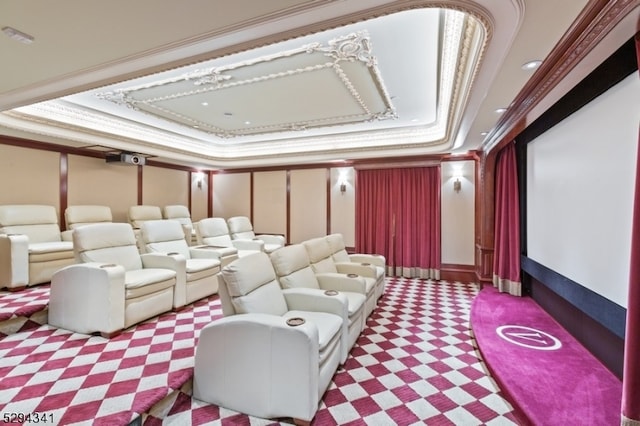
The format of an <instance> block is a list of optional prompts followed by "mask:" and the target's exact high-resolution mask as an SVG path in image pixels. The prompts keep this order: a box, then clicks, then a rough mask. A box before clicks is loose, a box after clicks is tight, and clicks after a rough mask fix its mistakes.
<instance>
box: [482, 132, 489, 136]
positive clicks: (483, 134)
mask: <svg viewBox="0 0 640 426" xmlns="http://www.w3.org/2000/svg"><path fill="white" fill-rule="evenodd" d="M488 134H489V132H480V136H487V135H488Z"/></svg>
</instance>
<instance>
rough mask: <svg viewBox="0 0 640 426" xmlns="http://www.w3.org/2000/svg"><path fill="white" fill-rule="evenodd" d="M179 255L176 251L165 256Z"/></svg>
mask: <svg viewBox="0 0 640 426" xmlns="http://www.w3.org/2000/svg"><path fill="white" fill-rule="evenodd" d="M178 254H180V253H178V252H177V251H172V252H171V253H167V256H175V255H178Z"/></svg>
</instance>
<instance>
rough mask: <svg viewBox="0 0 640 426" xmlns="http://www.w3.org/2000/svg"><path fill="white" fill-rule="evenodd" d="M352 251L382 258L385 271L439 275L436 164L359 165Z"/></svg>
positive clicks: (419, 276)
mask: <svg viewBox="0 0 640 426" xmlns="http://www.w3.org/2000/svg"><path fill="white" fill-rule="evenodd" d="M357 181H358V185H357V193H356V217H357V225H356V250H357V251H358V252H361V253H378V254H381V255H383V256H385V257H386V259H387V273H388V274H389V275H392V276H403V277H411V278H425V279H426V278H432V279H439V278H440V168H439V167H427V168H411V169H380V170H359V171H358V175H357Z"/></svg>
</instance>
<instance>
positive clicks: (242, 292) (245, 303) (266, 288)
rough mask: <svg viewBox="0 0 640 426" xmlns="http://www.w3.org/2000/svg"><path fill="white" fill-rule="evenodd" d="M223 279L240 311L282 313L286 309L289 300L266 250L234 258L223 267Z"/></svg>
mask: <svg viewBox="0 0 640 426" xmlns="http://www.w3.org/2000/svg"><path fill="white" fill-rule="evenodd" d="M222 278H223V279H224V282H225V285H226V286H227V292H228V293H229V296H230V297H231V300H232V303H233V306H234V308H235V310H236V312H237V313H239V314H244V313H263V314H271V315H279V316H281V315H284V313H285V312H287V310H288V309H287V303H286V301H285V299H284V295H283V294H282V289H281V288H280V284H278V281H277V280H276V273H275V271H274V270H273V266H272V265H271V260H270V259H269V256H268V255H267V254H266V253H264V252H258V253H254V254H251V255H248V256H244V257H241V258H239V259H237V260H234V261H233V262H231V263H230V264H228V265H227V266H225V267H224V269H223V270H222Z"/></svg>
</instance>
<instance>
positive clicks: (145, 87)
mask: <svg viewBox="0 0 640 426" xmlns="http://www.w3.org/2000/svg"><path fill="white" fill-rule="evenodd" d="M296 63H303V64H306V66H304V67H302V68H288V65H290V64H296ZM347 64H350V66H349V67H348V68H347V67H345V65H347ZM263 67H264V68H266V70H267V72H265V71H263ZM354 67H356V68H354ZM274 68H275V71H274ZM323 70H328V71H330V72H329V73H321V71H323ZM310 73H313V74H314V75H316V76H317V75H326V77H323V79H324V80H323V82H321V83H320V84H326V85H329V84H332V85H336V87H337V88H338V90H342V91H344V92H345V93H348V96H350V97H351V99H352V101H353V103H354V104H355V105H356V106H357V108H354V110H353V113H352V114H349V115H335V116H325V117H321V118H318V119H307V120H298V121H290V122H282V123H273V124H270V123H267V124H264V125H261V126H254V125H251V126H248V125H244V126H237V125H236V126H233V127H231V128H229V127H227V128H224V127H223V126H224V125H228V124H229V123H230V122H229V121H228V120H224V118H222V119H220V118H218V119H217V121H215V120H205V119H204V118H203V119H196V118H192V117H190V116H187V115H185V114H182V113H181V112H180V108H181V106H183V105H184V102H185V100H187V98H197V99H205V98H204V96H207V95H210V94H212V93H213V92H220V93H222V95H220V97H216V98H217V99H219V100H225V98H223V97H222V96H226V97H227V98H228V97H229V96H233V93H234V89H236V88H241V87H244V86H260V85H262V86H264V85H265V84H272V85H274V84H279V83H282V82H284V81H286V79H289V78H296V77H300V76H304V75H305V74H310ZM333 76H335V77H337V80H335V79H334V78H333ZM327 77H328V78H327ZM356 79H358V80H364V79H370V83H371V85H372V86H373V87H375V95H376V98H375V99H367V98H366V97H365V96H363V94H362V93H360V92H359V89H358V86H362V83H363V82H362V81H355V80H356ZM334 80H335V81H336V82H337V83H334ZM308 83H309V84H311V83H313V84H318V82H316V81H313V82H312V81H308ZM358 83H360V84H358ZM367 86H368V85H367ZM278 88H279V89H280V92H278V93H275V94H273V95H274V96H277V97H280V98H286V97H287V93H286V91H285V90H286V87H278ZM309 89H310V90H314V89H316V88H309ZM256 90H259V87H257V88H256ZM95 96H96V97H97V98H98V99H101V100H105V101H110V102H112V103H114V104H116V105H118V106H122V107H127V108H130V109H132V110H135V111H140V112H142V113H145V114H149V115H152V116H154V117H156V118H158V119H161V120H168V121H171V122H173V123H176V124H178V125H182V126H187V127H190V128H197V129H199V130H201V131H204V132H207V133H210V134H213V135H215V136H216V137H219V138H222V139H229V138H234V137H238V136H255V135H264V134H269V133H275V132H283V131H300V130H307V129H312V128H318V127H322V128H324V127H331V126H337V125H345V124H355V123H368V122H373V121H380V120H388V119H396V118H397V114H396V112H395V109H394V107H393V105H392V103H391V99H390V97H389V92H388V90H387V88H386V87H385V84H384V81H383V79H382V76H381V75H380V70H379V68H378V64H377V58H376V57H375V55H374V54H373V51H372V48H371V41H370V38H369V35H368V33H367V31H366V30H363V31H358V32H355V33H351V34H348V35H344V36H341V37H338V38H335V39H332V40H329V41H328V43H327V45H323V44H321V43H312V44H307V45H303V46H301V47H299V48H296V49H291V50H287V51H283V52H279V53H277V54H271V55H267V56H263V57H260V58H257V59H252V60H248V61H242V62H237V63H233V64H229V65H224V66H219V67H209V68H204V69H196V70H194V71H190V72H188V73H185V74H182V75H180V76H177V77H171V78H164V79H161V80H158V81H154V82H150V83H146V84H139V85H135V86H131V87H127V88H119V89H115V90H113V91H106V92H98V93H96V94H95ZM216 98H214V99H216ZM194 100H195V99H194ZM173 101H178V102H175V105H176V107H173V105H174V102H173ZM203 104H204V103H203ZM376 104H381V105H380V106H378V105H376ZM228 114H229V115H231V113H228ZM244 124H249V122H246V123H244Z"/></svg>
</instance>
